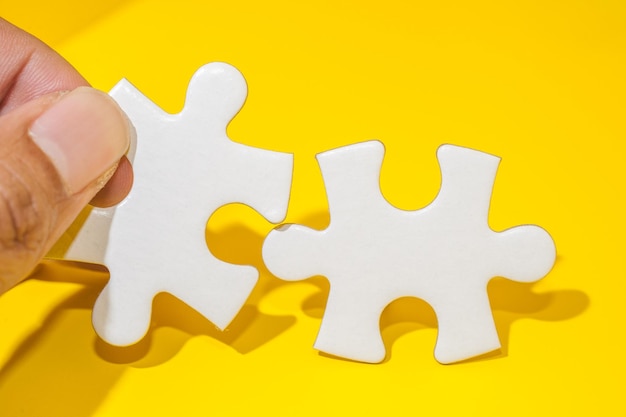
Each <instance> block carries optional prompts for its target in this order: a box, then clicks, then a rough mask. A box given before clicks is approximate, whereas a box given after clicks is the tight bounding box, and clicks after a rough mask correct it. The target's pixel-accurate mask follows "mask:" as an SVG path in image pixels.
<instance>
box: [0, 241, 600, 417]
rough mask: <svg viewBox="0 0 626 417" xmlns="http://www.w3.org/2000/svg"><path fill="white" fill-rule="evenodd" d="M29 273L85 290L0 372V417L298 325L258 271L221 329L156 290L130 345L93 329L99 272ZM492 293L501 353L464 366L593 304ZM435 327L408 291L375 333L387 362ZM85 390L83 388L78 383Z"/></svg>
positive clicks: (507, 284) (315, 310)
mask: <svg viewBox="0 0 626 417" xmlns="http://www.w3.org/2000/svg"><path fill="white" fill-rule="evenodd" d="M239 232H241V230H239ZM247 233H249V232H247ZM68 272H69V273H68ZM77 272H78V273H77ZM33 278H35V279H41V280H46V281H70V282H79V283H81V282H82V283H83V284H85V286H84V287H83V288H81V289H80V290H78V291H77V292H75V293H74V294H73V295H72V296H70V297H69V298H67V299H66V300H65V301H63V302H62V303H60V304H59V305H57V306H56V307H55V308H54V309H53V310H52V311H51V312H50V314H49V315H48V317H47V319H46V320H45V321H44V322H43V323H42V324H41V326H40V327H39V328H37V329H35V331H34V332H33V333H32V334H30V336H28V337H27V338H26V339H25V340H24V341H23V342H22V343H21V345H20V346H19V347H18V348H17V349H16V350H15V351H14V353H13V355H12V357H11V358H10V359H9V360H8V361H7V362H6V364H5V366H4V367H3V368H2V369H1V370H0V388H1V389H0V411H1V413H0V414H1V415H7V416H9V415H19V413H20V412H23V411H24V410H26V409H27V410H28V413H27V414H26V415H46V416H48V417H54V416H61V415H63V416H65V415H66V413H67V410H68V406H67V404H72V412H73V414H72V415H74V416H78V417H80V416H89V415H91V414H92V413H93V412H94V411H95V410H96V409H97V407H98V406H99V404H100V403H101V402H102V401H103V400H104V398H105V397H106V396H107V394H108V392H109V391H110V389H111V388H112V387H113V386H114V385H115V384H116V381H117V380H118V379H119V378H120V377H121V376H122V375H123V373H124V372H125V370H126V369H127V367H129V366H132V367H137V368H144V367H153V366H157V365H160V364H163V363H165V362H167V361H169V360H171V359H172V358H174V357H175V356H176V355H177V354H178V352H180V350H181V349H182V348H183V347H184V345H185V343H186V342H187V341H189V340H190V339H191V338H193V337H196V336H208V337H209V338H211V339H214V340H216V341H219V342H221V343H223V344H225V345H227V346H229V347H231V348H233V349H234V350H235V351H237V352H239V353H240V354H247V353H249V352H252V351H254V350H255V349H258V348H259V347H261V346H262V345H264V344H266V343H268V342H270V341H271V340H272V339H274V338H275V337H277V336H278V335H280V334H281V333H283V332H284V331H285V330H286V329H288V328H289V327H291V326H293V325H294V324H295V322H296V318H295V317H293V316H275V315H268V314H265V313H263V312H261V311H260V310H259V309H258V307H257V304H258V302H259V301H260V300H261V299H262V298H263V297H264V296H265V295H266V294H268V293H269V292H270V291H272V290H274V289H275V288H277V287H279V286H282V285H290V284H288V283H283V282H282V281H279V280H277V279H275V278H273V277H271V276H268V275H267V274H262V275H261V280H260V282H259V285H258V286H257V288H256V289H255V291H254V293H253V295H252V296H251V298H250V302H249V303H248V304H247V305H246V306H245V307H244V308H243V310H242V311H241V313H240V314H239V315H238V316H237V318H236V319H235V321H234V322H233V323H232V324H231V326H229V328H228V329H227V330H226V331H225V332H221V331H219V330H218V329H216V328H215V326H213V324H211V323H210V322H209V321H207V320H206V319H204V318H203V317H202V316H201V315H200V314H198V313H197V312H196V311H194V310H193V309H191V308H190V307H188V306H186V305H185V304H184V303H182V302H180V301H178V300H177V299H175V298H174V297H172V296H170V295H166V294H161V295H159V296H157V297H156V298H155V302H154V310H153V321H152V327H151V329H150V331H149V333H148V335H147V336H146V337H145V338H144V339H143V340H142V341H140V342H139V343H137V344H136V345H133V346H129V347H114V346H111V345H108V344H106V343H105V342H103V341H102V340H100V339H98V338H97V336H95V334H94V332H93V329H92V327H91V309H92V307H93V304H94V302H95V300H96V298H97V296H98V294H99V292H100V291H101V289H102V287H103V285H104V283H105V281H106V279H107V274H106V273H105V272H103V271H102V270H101V269H98V268H93V267H83V268H82V269H80V270H79V271H76V267H75V266H72V265H69V266H68V265H65V266H63V265H59V264H44V265H42V266H41V267H40V268H39V269H38V270H37V271H36V272H35V274H34V275H33ZM309 281H310V282H311V283H313V284H314V285H315V286H317V287H318V288H319V290H318V291H317V292H316V293H314V294H313V295H311V296H309V297H308V298H306V299H305V300H303V302H302V304H301V308H302V310H303V312H304V313H305V314H306V315H308V316H311V317H315V318H320V317H321V316H322V314H323V309H324V306H325V303H326V298H327V295H328V290H329V285H328V282H327V280H325V279H323V278H321V277H316V278H312V279H310V280H309ZM489 294H490V299H491V302H492V307H493V310H494V318H495V322H496V326H497V329H498V332H499V335H500V338H501V342H502V350H501V352H500V354H495V355H494V354H491V355H486V356H482V357H480V358H476V359H473V360H470V361H469V362H475V361H478V360H488V359H494V358H497V357H501V356H506V355H507V352H508V344H509V334H510V328H511V325H512V324H513V323H514V322H515V321H516V320H520V319H523V318H532V319H536V320H544V321H557V320H567V319H570V318H573V317H576V316H578V315H580V314H582V313H583V312H584V311H585V309H586V308H587V306H588V305H589V298H588V297H587V295H586V294H584V293H583V292H581V291H577V290H560V291H551V292H545V293H537V292H535V291H534V284H520V283H515V282H512V281H509V280H506V279H501V278H498V279H494V280H493V281H492V282H491V283H490V285H489ZM436 327H437V319H436V316H435V314H434V312H433V310H432V308H431V307H430V306H429V305H428V304H426V303H425V302H424V301H422V300H419V299H416V298H411V297H406V298H401V299H399V300H396V301H394V302H393V303H391V304H390V305H389V306H388V307H387V308H386V309H385V311H384V313H383V315H382V317H381V332H382V335H383V339H384V342H385V345H386V347H387V351H388V355H387V358H386V360H385V362H387V361H389V360H390V359H391V352H392V350H393V346H394V344H395V343H396V341H397V340H398V339H400V338H401V337H402V336H404V335H406V334H408V333H411V332H414V331H416V330H420V329H435V328H436ZM68 346H71V347H72V349H68ZM433 348H434V346H433ZM329 360H330V359H329ZM85 386H89V389H84V387H85ZM76 393H81V394H80V395H79V396H77V395H76ZM57 406H58V409H54V407H57Z"/></svg>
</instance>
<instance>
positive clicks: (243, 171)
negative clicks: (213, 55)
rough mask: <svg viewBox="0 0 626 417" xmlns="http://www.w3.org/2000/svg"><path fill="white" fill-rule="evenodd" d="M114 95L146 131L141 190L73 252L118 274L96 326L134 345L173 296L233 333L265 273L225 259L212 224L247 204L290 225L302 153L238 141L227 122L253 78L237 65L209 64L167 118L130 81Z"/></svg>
mask: <svg viewBox="0 0 626 417" xmlns="http://www.w3.org/2000/svg"><path fill="white" fill-rule="evenodd" d="M110 94H111V96H112V97H113V98H114V99H115V100H116V101H117V102H118V103H119V104H120V106H121V107H122V108H123V109H124V111H125V112H126V113H127V114H128V115H129V117H130V119H131V121H132V122H133V124H134V126H135V128H136V132H137V140H136V141H134V142H133V143H132V144H131V149H130V151H129V154H128V156H129V158H130V159H132V160H133V169H134V183H133V188H132V190H131V192H130V194H129V195H128V197H127V198H126V199H125V200H124V201H123V202H122V203H120V204H119V205H118V206H117V207H115V208H110V209H93V210H92V211H91V213H90V214H89V217H87V219H86V220H85V222H84V224H83V226H82V228H81V229H80V231H79V232H78V234H77V235H76V237H75V239H74V240H73V242H72V243H71V245H70V246H69V248H68V250H67V251H66V253H65V256H64V257H65V258H66V259H72V260H80V261H87V262H92V263H101V264H103V265H105V266H107V267H108V269H109V271H110V274H111V278H110V281H109V283H108V284H107V286H106V287H105V288H104V290H103V292H102V293H101V294H100V296H99V298H98V300H97V301H96V305H95V307H94V311H93V324H94V327H95V329H96V331H97V333H98V334H99V335H100V336H101V337H102V338H103V339H104V340H106V341H108V342H109V343H112V344H115V345H128V344H132V343H134V342H136V341H138V340H139V339H140V338H141V337H142V336H143V335H144V334H145V333H146V332H147V330H148V328H149V324H150V316H151V307H152V300H153V298H154V296H155V295H156V294H157V293H160V292H168V293H171V294H173V295H174V296H176V297H178V298H179V299H181V300H182V301H184V302H185V303H187V304H188V305H189V306H191V307H193V308H194V309H196V310H197V311H198V312H200V313H201V314H202V315H204V316H205V317H206V318H207V319H209V320H210V321H211V322H213V323H214V324H215V325H217V326H218V327H219V328H222V329H223V328H224V327H226V326H227V325H228V324H229V323H230V321H231V320H232V319H233V318H234V316H235V315H236V314H237V313H238V311H239V310H240V308H241V307H242V305H243V304H244V302H245V300H246V299H247V298H248V296H249V294H250V292H251V290H252V288H253V287H254V285H255V283H256V281H257V279H258V273H257V271H256V269H255V268H253V267H251V266H241V265H232V264H228V263H226V262H223V261H220V260H219V259H217V258H215V257H214V256H213V255H212V254H211V252H210V251H209V250H208V248H207V244H206V238H205V230H206V223H207V221H208V219H209V217H210V216H211V214H212V213H213V212H214V211H215V210H216V209H218V208H219V207H220V206H223V205H225V204H228V203H244V204H247V205H249V206H251V207H252V208H254V209H255V210H257V211H258V212H259V213H261V214H262V215H263V216H264V217H265V218H266V219H268V220H269V221H271V222H274V223H277V222H280V221H281V220H282V219H283V218H284V216H285V214H286V211H287V204H288V201H289V193H290V187H291V176H292V166H293V156H292V155H291V154H285V153H279V152H273V151H268V150H262V149H258V148H253V147H250V146H246V145H242V144H239V143H235V142H233V141H231V140H230V139H229V138H228V136H227V135H226V126H227V125H228V123H229V122H230V120H231V119H232V118H233V117H234V116H235V114H237V112H238V111H239V109H240V108H241V106H242V105H243V103H244V101H245V98H246V94H247V88H246V82H245V80H244V78H243V76H242V75H241V74H240V73H239V71H237V70H236V69H235V68H233V67H232V66H230V65H227V64H223V63H211V64H207V65H205V66H203V67H201V68H200V69H199V70H198V71H197V72H196V73H195V74H194V76H193V77H192V79H191V81H190V82H189V87H188V90H187V97H186V100H185V106H184V108H183V110H182V111H181V112H180V113H178V114H169V113H165V112H164V111H162V110H161V109H160V108H159V107H158V106H156V105H155V104H154V103H153V102H151V101H150V100H149V99H147V98H146V97H145V96H144V95H143V94H142V93H141V92H140V91H138V90H137V89H136V88H135V87H134V86H132V85H131V84H130V83H129V82H127V81H126V80H122V81H121V82H120V83H118V84H117V85H116V86H115V87H114V88H113V90H112V91H111V93H110Z"/></svg>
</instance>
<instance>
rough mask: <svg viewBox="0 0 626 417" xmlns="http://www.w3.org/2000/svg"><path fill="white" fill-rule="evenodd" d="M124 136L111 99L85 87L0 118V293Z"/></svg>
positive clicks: (79, 204)
mask: <svg viewBox="0 0 626 417" xmlns="http://www.w3.org/2000/svg"><path fill="white" fill-rule="evenodd" d="M132 132H133V129H132V127H131V125H130V122H129V121H128V119H127V118H126V116H125V115H124V113H123V112H122V110H121V109H120V108H119V107H118V106H117V104H116V103H115V101H113V99H111V98H110V97H109V96H108V95H107V94H105V93H103V92H100V91H98V90H94V89H92V88H89V87H79V88H77V89H76V90H73V91H72V92H70V93H66V94H62V93H53V94H49V95H46V96H43V97H40V98H38V99H36V100H33V101H31V102H28V103H26V104H24V105H22V106H21V107H19V108H17V109H15V110H13V111H11V112H10V113H7V114H5V115H3V116H2V117H0V293H2V292H4V291H6V290H8V289H9V288H11V287H12V286H14V285H15V284H17V283H18V282H19V281H20V280H22V279H23V278H24V277H25V276H26V275H27V274H28V273H29V272H30V271H31V270H32V269H33V268H34V267H35V265H36V264H37V263H38V262H39V260H40V259H41V258H42V257H43V255H44V254H45V253H46V252H47V251H48V250H49V249H50V247H51V246H52V244H54V242H55V241H56V240H57V239H58V238H59V236H60V235H61V234H62V233H63V231H64V230H65V229H66V228H67V227H68V226H69V225H70V224H71V222H72V221H73V220H74V218H75V217H76V216H77V215H78V214H79V212H80V211H81V210H82V208H83V207H84V206H85V205H86V204H87V203H88V202H89V201H90V200H91V199H92V198H93V196H94V195H95V194H96V193H97V192H98V191H99V190H100V189H101V188H102V187H103V186H104V184H105V183H106V181H107V180H108V178H110V176H111V175H112V174H113V172H114V171H115V168H116V166H117V163H118V161H119V160H120V158H121V157H122V155H123V154H124V153H125V152H126V150H127V149H128V146H129V142H130V136H131V134H132Z"/></svg>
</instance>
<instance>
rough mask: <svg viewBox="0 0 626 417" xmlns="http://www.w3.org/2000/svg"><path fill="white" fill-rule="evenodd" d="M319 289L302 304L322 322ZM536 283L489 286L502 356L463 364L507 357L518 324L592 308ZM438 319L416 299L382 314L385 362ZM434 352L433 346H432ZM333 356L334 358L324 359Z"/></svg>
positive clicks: (323, 293) (325, 287)
mask: <svg viewBox="0 0 626 417" xmlns="http://www.w3.org/2000/svg"><path fill="white" fill-rule="evenodd" d="M309 281H310V282H311V283H313V284H314V285H316V286H317V287H318V288H319V291H318V292H316V293H315V294H313V295H311V296H310V297H309V298H307V299H306V300H304V302H303V303H302V310H303V311H304V312H305V313H306V314H307V315H309V316H311V317H315V318H320V319H321V318H322V316H323V314H324V307H325V305H326V300H327V297H328V291H329V288H330V287H329V284H328V281H327V280H326V279H324V278H322V277H315V278H312V279H310V280H309ZM536 285H537V284H536V283H519V282H515V281H511V280H508V279H505V278H495V279H493V280H491V281H490V282H489V285H488V292H489V298H490V301H491V308H492V310H493V316H494V321H495V325H496V329H497V330H498V335H499V336H500V343H501V345H502V347H501V349H500V351H499V352H493V353H490V354H487V355H482V356H479V357H476V358H472V359H469V360H467V361H464V362H474V361H478V360H485V359H493V358H498V357H504V356H507V355H508V350H509V339H510V332H511V326H512V325H513V323H514V322H515V321H517V320H521V319H535V320H541V321H559V320H568V319H572V318H574V317H576V316H579V315H580V314H582V313H583V312H584V311H585V310H586V309H587V307H588V306H589V297H588V296H587V295H586V294H585V293H583V292H582V291H578V290H560V291H549V292H545V293H537V292H536V291H535V290H534V287H535V286H536ZM436 328H437V316H436V315H435V312H434V310H433V309H432V307H431V306H430V305H429V304H428V303H426V302H425V301H423V300H421V299H418V298H415V297H403V298H400V299H397V300H395V301H393V302H392V303H390V304H389V305H388V306H387V308H385V310H384V311H383V314H382V315H381V319H380V329H381V334H382V337H383V341H384V343H385V347H386V349H387V357H386V358H385V362H387V361H389V360H390V359H391V355H392V350H393V345H394V344H395V343H396V341H397V340H398V339H400V338H401V337H402V336H404V335H406V334H408V333H411V332H414V331H417V330H421V329H436ZM433 349H434V345H433ZM324 356H330V357H333V356H332V355H324Z"/></svg>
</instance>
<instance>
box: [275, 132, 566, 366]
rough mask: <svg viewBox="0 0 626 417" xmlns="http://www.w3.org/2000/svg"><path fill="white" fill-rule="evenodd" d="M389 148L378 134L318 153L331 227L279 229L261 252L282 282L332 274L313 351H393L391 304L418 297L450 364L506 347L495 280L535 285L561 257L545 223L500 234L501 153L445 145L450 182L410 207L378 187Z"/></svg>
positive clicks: (442, 154) (357, 354)
mask: <svg viewBox="0 0 626 417" xmlns="http://www.w3.org/2000/svg"><path fill="white" fill-rule="evenodd" d="M383 156H384V148H383V145H382V144H381V143H380V142H377V141H371V142H364V143H360V144H355V145H350V146H346V147H343V148H339V149H335V150H331V151H327V152H324V153H321V154H319V155H318V162H319V165H320V167H321V170H322V175H323V179H324V183H325V186H326V192H327V196H328V204H329V209H330V225H329V226H328V228H327V229H325V230H322V231H318V230H313V229H310V228H307V227H304V226H302V225H285V226H281V227H279V228H277V229H275V230H273V231H272V232H270V234H269V235H268V236H267V238H266V240H265V242H264V246H263V259H264V261H265V263H266V265H267V267H268V268H269V270H270V271H271V272H272V273H273V274H275V275H276V276H278V277H280V278H281V279H284V280H301V279H305V278H307V277H310V276H314V275H323V276H325V277H326V278H327V279H328V280H329V282H330V293H329V296H328V302H327V305H326V310H325V313H324V317H323V319H322V324H321V327H320V330H319V334H318V337H317V340H316V342H315V347H316V348H317V349H319V350H321V351H324V352H327V353H330V354H333V355H336V356H341V357H344V358H349V359H353V360H357V361H363V362H380V361H382V360H383V359H384V358H385V346H384V344H383V341H382V338H381V335H380V330H379V320H380V315H381V313H382V311H383V309H384V308H385V307H386V306H387V305H388V304H389V303H390V302H391V301H393V300H395V299H397V298H400V297H403V296H415V297H419V298H421V299H423V300H425V301H426V302H428V303H429V304H430V305H431V306H432V307H433V309H434V311H435V313H436V315H437V319H438V323H439V334H438V337H437V343H436V347H435V357H436V359H437V360H438V361H439V362H442V363H451V362H456V361H460V360H463V359H467V358H470V357H473V356H476V355H480V354H483V353H487V352H490V351H492V350H495V349H498V348H499V347H500V342H499V339H498V335H497V332H496V329H495V325H494V322H493V317H492V313H491V309H490V304H489V299H488V295H487V283H488V281H489V280H490V279H491V278H493V277H496V276H502V277H506V278H509V279H512V280H515V281H521V282H530V281H535V280H538V279H540V278H541V277H543V276H544V275H545V274H547V273H548V272H549V271H550V269H551V268H552V266H553V264H554V260H555V255H556V252H555V246H554V242H553V241H552V238H551V237H550V235H549V234H548V233H547V232H546V231H545V230H543V229H542V228H540V227H538V226H532V225H526V226H518V227H514V228H511V229H508V230H505V231H502V232H499V233H497V232H494V231H492V230H491V229H490V228H489V226H488V222H487V217H488V211H489V203H490V199H491V193H492V188H493V183H494V180H495V175H496V170H497V167H498V164H499V161H500V159H499V158H498V157H495V156H492V155H489V154H486V153H482V152H479V151H475V150H471V149H467V148H461V147H457V146H452V145H443V146H441V147H440V148H439V150H438V152H437V158H438V160H439V164H440V168H441V176H442V182H441V190H440V192H439V194H438V195H437V197H436V199H435V200H434V201H433V202H432V203H431V204H430V205H428V206H427V207H425V208H423V209H421V210H417V211H403V210H399V209H397V208H395V207H393V206H391V205H390V204H389V203H388V202H387V201H386V200H385V199H384V197H383V196H382V194H381V192H380V188H379V174H380V169H381V166H382V161H383Z"/></svg>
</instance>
